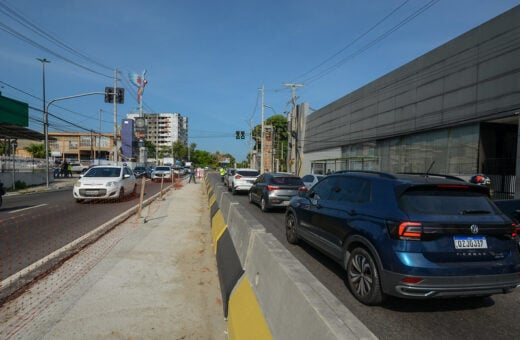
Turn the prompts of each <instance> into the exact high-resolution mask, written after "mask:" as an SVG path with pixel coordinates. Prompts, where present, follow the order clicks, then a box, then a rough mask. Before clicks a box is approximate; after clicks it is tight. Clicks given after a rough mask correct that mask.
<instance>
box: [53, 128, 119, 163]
mask: <svg viewBox="0 0 520 340" xmlns="http://www.w3.org/2000/svg"><path fill="white" fill-rule="evenodd" d="M49 137H52V140H50V141H49V149H50V152H51V156H53V157H54V158H55V159H56V160H65V159H68V160H71V161H82V162H90V161H92V160H94V159H109V158H110V159H112V158H113V155H112V152H113V148H114V135H113V134H96V133H85V132H49Z"/></svg>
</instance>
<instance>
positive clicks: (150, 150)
mask: <svg viewBox="0 0 520 340" xmlns="http://www.w3.org/2000/svg"><path fill="white" fill-rule="evenodd" d="M144 147H145V148H146V153H147V154H148V158H155V153H156V152H157V149H156V148H155V144H154V143H152V142H151V141H149V140H145V141H144Z"/></svg>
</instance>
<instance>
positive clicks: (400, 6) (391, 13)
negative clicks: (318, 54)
mask: <svg viewBox="0 0 520 340" xmlns="http://www.w3.org/2000/svg"><path fill="white" fill-rule="evenodd" d="M408 2H409V0H405V1H404V2H403V3H401V4H400V5H399V6H397V7H396V8H394V9H393V10H392V11H391V12H390V13H389V14H387V15H385V16H384V17H383V18H382V19H381V20H379V21H378V22H376V23H375V24H374V25H372V27H370V28H369V29H368V30H366V31H365V32H363V33H362V34H361V35H359V36H358V37H357V38H355V39H354V40H352V41H351V42H349V43H348V44H347V45H345V46H344V47H343V48H341V49H340V50H339V51H338V52H336V53H334V54H333V55H331V56H330V57H328V58H326V59H325V60H323V61H322V62H321V63H319V64H318V65H316V66H314V67H313V68H311V69H310V70H308V71H307V72H304V73H302V74H300V75H299V76H297V77H296V78H295V79H301V78H303V77H304V76H306V75H307V74H309V73H311V72H313V71H315V70H316V69H318V68H319V67H321V66H323V65H324V64H326V63H327V62H329V61H331V60H332V59H333V58H334V57H336V56H338V55H339V54H341V53H342V52H344V51H345V50H346V49H347V48H349V47H350V46H352V45H354V44H355V43H356V42H358V41H359V40H361V39H362V38H363V37H365V36H366V35H367V34H368V33H370V32H372V31H373V30H374V29H375V28H376V27H377V26H379V25H380V24H382V23H383V22H384V21H386V19H388V18H389V17H391V16H392V15H393V14H394V13H396V12H397V11H398V10H399V9H401V8H402V7H403V6H404V5H406V3H408Z"/></svg>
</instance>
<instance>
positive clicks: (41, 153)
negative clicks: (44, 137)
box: [24, 143, 45, 158]
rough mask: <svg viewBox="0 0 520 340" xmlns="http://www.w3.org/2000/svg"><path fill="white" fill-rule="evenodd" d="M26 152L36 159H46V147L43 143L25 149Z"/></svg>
mask: <svg viewBox="0 0 520 340" xmlns="http://www.w3.org/2000/svg"><path fill="white" fill-rule="evenodd" d="M24 150H25V151H27V152H29V153H30V154H31V156H33V157H34V158H45V145H44V144H42V143H39V144H31V145H29V146H27V147H25V148H24Z"/></svg>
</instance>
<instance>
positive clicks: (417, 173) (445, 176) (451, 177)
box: [398, 172, 466, 182]
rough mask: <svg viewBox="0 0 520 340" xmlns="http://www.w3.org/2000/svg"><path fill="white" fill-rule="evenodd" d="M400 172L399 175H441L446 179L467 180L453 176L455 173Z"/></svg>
mask: <svg viewBox="0 0 520 340" xmlns="http://www.w3.org/2000/svg"><path fill="white" fill-rule="evenodd" d="M398 174H399V175H415V176H423V177H441V178H445V179H452V180H455V181H461V182H466V181H465V180H463V179H462V178H460V177H457V176H453V175H445V174H432V173H427V172H400V173H398Z"/></svg>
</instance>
